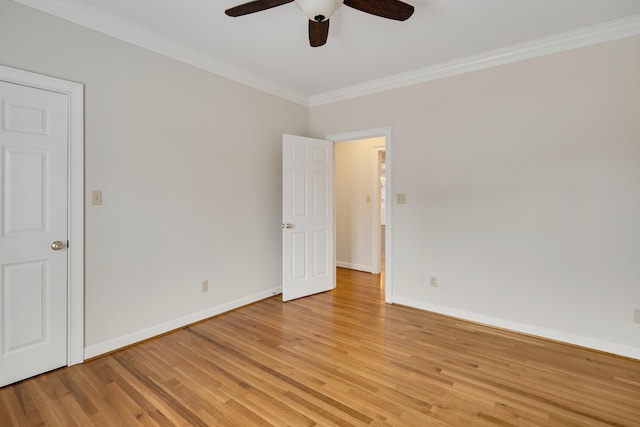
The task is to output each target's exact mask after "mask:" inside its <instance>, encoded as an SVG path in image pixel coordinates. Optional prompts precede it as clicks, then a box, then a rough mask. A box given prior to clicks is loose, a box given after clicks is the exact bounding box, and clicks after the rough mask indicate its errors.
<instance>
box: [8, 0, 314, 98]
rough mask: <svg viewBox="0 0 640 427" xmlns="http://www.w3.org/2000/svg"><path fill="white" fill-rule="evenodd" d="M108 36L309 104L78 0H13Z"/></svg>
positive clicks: (248, 73) (289, 91) (284, 89)
mask: <svg viewBox="0 0 640 427" xmlns="http://www.w3.org/2000/svg"><path fill="white" fill-rule="evenodd" d="M14 1H15V2H17V3H21V4H23V5H25V6H29V7H32V8H34V9H38V10H41V11H43V12H46V13H49V14H51V15H54V16H57V17H59V18H62V19H66V20H67V21H71V22H74V23H76V24H78V25H82V26H84V27H87V28H90V29H92V30H94V31H98V32H101V33H103V34H106V35H108V36H111V37H114V38H116V39H119V40H123V41H125V42H127V43H131V44H134V45H136V46H140V47H142V48H145V49H147V50H150V51H152V52H156V53H159V54H161V55H164V56H167V57H169V58H173V59H176V60H178V61H180V62H183V63H185V64H189V65H192V66H194V67H197V68H200V69H202V70H205V71H209V72H211V73H213V74H217V75H219V76H222V77H226V78H228V79H231V80H234V81H237V82H239V83H242V84H244V85H247V86H250V87H252V88H254V89H258V90H261V91H263V92H266V93H269V94H271V95H275V96H277V97H279V98H283V99H286V100H289V101H292V102H295V103H297V104H301V105H304V106H305V107H306V106H307V104H308V96H307V95H305V94H302V93H300V92H297V91H294V90H292V89H289V88H287V87H285V86H282V85H280V84H279V83H276V82H274V81H271V80H268V79H265V78H264V77H262V76H259V75H258V74H255V73H253V72H251V71H249V70H247V69H242V68H239V67H236V66H235V65H233V64H231V63H229V62H226V61H223V60H221V59H219V58H215V57H214V56H212V55H210V54H208V53H206V52H204V51H202V50H198V49H194V48H191V47H189V46H187V45H185V44H183V43H179V42H177V41H175V40H173V39H170V38H168V37H165V36H162V35H160V34H158V33H156V32H153V31H150V30H147V29H144V28H142V27H141V26H139V25H136V24H134V23H132V22H130V21H127V20H125V19H122V18H120V17H117V16H115V15H113V14H110V13H107V12H104V11H101V10H99V9H97V8H95V7H92V6H88V5H87V4H85V3H83V2H81V1H78V0H14Z"/></svg>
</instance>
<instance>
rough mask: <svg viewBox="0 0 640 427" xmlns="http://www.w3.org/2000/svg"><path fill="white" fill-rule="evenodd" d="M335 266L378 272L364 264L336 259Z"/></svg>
mask: <svg viewBox="0 0 640 427" xmlns="http://www.w3.org/2000/svg"><path fill="white" fill-rule="evenodd" d="M336 267H340V268H348V269H349V270H358V271H365V272H367V273H372V274H378V273H379V272H378V273H375V272H374V271H373V267H372V266H370V265H364V264H354V263H351V262H344V261H336Z"/></svg>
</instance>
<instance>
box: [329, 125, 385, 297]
mask: <svg viewBox="0 0 640 427" xmlns="http://www.w3.org/2000/svg"><path fill="white" fill-rule="evenodd" d="M391 134H392V132H391V126H386V127H380V128H373V129H365V130H359V131H354V132H344V133H337V134H334V135H327V136H325V137H324V139H327V140H329V141H333V143H334V144H335V143H336V142H340V141H353V140H355V139H366V138H375V137H379V136H383V137H384V138H385V151H386V154H385V156H386V169H385V178H384V179H385V184H386V186H385V196H384V200H385V212H386V215H387V221H386V226H385V246H384V254H385V255H384V256H385V272H384V278H385V286H384V290H385V295H384V300H385V302H387V303H389V304H391V303H392V302H393V258H392V253H393V251H392V250H391V249H392V247H393V233H392V230H393V209H392V208H393V203H391V194H392V191H391V190H392V184H393V182H392V176H393V174H392V173H391V165H392V161H391V160H392V157H391V155H392V149H391V147H392V144H391ZM334 233H335V230H334ZM334 241H335V238H334Z"/></svg>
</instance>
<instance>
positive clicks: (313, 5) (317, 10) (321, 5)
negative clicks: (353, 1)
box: [295, 0, 342, 22]
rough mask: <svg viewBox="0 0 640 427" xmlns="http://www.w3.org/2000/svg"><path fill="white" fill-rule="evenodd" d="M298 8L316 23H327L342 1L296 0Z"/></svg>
mask: <svg viewBox="0 0 640 427" xmlns="http://www.w3.org/2000/svg"><path fill="white" fill-rule="evenodd" d="M295 2H296V5H297V6H298V8H299V9H300V10H301V11H302V12H303V13H304V14H305V15H307V16H308V17H309V19H310V20H312V21H316V22H323V21H326V20H327V19H329V18H330V17H331V15H333V12H335V11H336V9H337V8H338V7H340V5H341V4H342V0H295Z"/></svg>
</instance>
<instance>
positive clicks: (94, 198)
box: [91, 190, 102, 206]
mask: <svg viewBox="0 0 640 427" xmlns="http://www.w3.org/2000/svg"><path fill="white" fill-rule="evenodd" d="M91 204H92V205H94V206H99V205H101V204H102V191H100V190H94V191H92V192H91Z"/></svg>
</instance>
